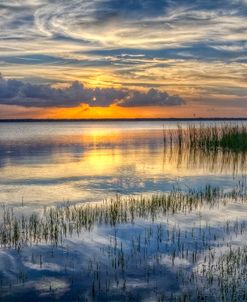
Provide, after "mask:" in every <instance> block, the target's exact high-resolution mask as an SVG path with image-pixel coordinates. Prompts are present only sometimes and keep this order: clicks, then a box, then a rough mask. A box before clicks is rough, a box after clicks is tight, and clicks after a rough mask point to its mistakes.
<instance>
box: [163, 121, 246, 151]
mask: <svg viewBox="0 0 247 302" xmlns="http://www.w3.org/2000/svg"><path fill="white" fill-rule="evenodd" d="M163 135H164V143H165V144H167V143H170V145H171V144H174V143H175V142H176V144H177V145H178V146H179V147H180V148H182V146H186V148H190V149H201V150H203V151H206V152H209V151H212V150H218V149H220V150H223V151H233V152H246V151H247V127H246V126H244V125H241V126H240V125H213V126H204V125H200V126H199V127H198V126H196V125H190V126H189V127H188V128H186V129H184V128H182V127H181V126H179V125H178V128H177V130H176V131H168V132H166V131H163Z"/></svg>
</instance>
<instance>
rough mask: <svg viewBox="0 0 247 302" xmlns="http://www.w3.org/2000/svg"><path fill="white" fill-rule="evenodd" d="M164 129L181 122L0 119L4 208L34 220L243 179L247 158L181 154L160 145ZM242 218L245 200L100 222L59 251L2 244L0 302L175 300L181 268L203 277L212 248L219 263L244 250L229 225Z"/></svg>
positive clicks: (241, 234)
mask: <svg viewBox="0 0 247 302" xmlns="http://www.w3.org/2000/svg"><path fill="white" fill-rule="evenodd" d="M181 125H182V126H184V127H186V126H187V125H188V123H181ZM163 126H164V129H165V131H166V130H172V129H173V130H175V129H176V128H177V123H173V122H165V123H164V122H134V123H131V122H125V123H123V122H107V123H106V122H102V123H96V122H94V123H73V122H70V123H12V124H7V123H6V124H4V123H2V124H1V123H0V171H1V173H0V202H1V203H3V204H5V205H7V207H10V208H13V209H14V211H15V212H16V213H17V214H18V215H20V213H21V215H30V214H31V213H32V212H34V211H35V212H36V213H41V212H42V211H43V208H44V206H54V205H59V206H64V205H65V204H66V202H68V201H69V202H70V204H82V203H85V202H97V201H102V200H104V199H108V200H109V198H116V195H119V196H122V197H126V196H127V197H128V196H133V195H134V196H136V195H138V196H139V195H142V196H150V195H151V194H157V193H164V192H170V191H171V190H179V191H180V190H181V191H188V190H190V189H196V190H202V189H203V188H204V187H205V185H208V184H211V185H212V186H219V187H220V188H222V189H223V190H224V191H225V192H227V191H229V190H231V189H233V188H234V187H236V186H238V185H239V183H242V182H243V181H245V176H246V158H245V157H246V156H245V154H229V153H228V154H224V153H222V152H217V153H214V154H201V153H200V152H199V153H191V152H189V151H188V150H183V152H182V153H181V152H179V150H178V149H176V148H173V149H171V148H169V146H166V147H164V143H163ZM0 211H3V210H0ZM246 213H247V208H246V204H245V203H243V202H239V201H238V200H237V201H236V200H234V201H233V200H230V201H229V202H227V203H225V202H223V203H222V204H221V203H220V204H217V206H215V207H212V206H209V205H207V204H206V205H203V206H202V207H201V208H200V209H198V208H195V209H192V210H191V209H190V211H189V212H188V213H184V212H183V211H182V212H181V213H176V214H174V213H173V215H161V214H160V215H158V217H156V219H155V221H154V220H153V219H151V218H150V217H146V218H143V217H139V216H138V215H137V217H136V219H135V220H134V221H132V223H124V224H119V225H117V226H115V227H112V226H109V225H100V226H99V225H98V224H97V223H96V225H95V226H94V228H93V229H92V230H90V231H85V230H84V231H83V230H80V232H75V233H74V232H72V233H71V234H70V236H68V237H67V238H64V240H63V241H62V242H61V243H60V244H58V246H54V243H49V242H47V243H45V242H43V241H42V240H41V243H39V244H34V245H32V246H30V245H29V244H26V245H25V246H24V247H23V248H21V250H17V249H15V248H11V247H3V246H2V247H1V248H0V282H1V284H0V287H1V290H0V300H1V299H2V300H1V301H21V300H22V301H33V300H32V299H34V297H35V299H36V301H39V300H40V301H54V300H60V301H93V300H97V301H120V300H121V301H122V300H123V301H168V300H169V301H175V300H173V298H174V297H173V294H174V295H175V294H176V293H182V292H184V290H185V289H188V288H189V287H190V286H189V284H187V285H186V284H185V281H184V280H185V279H186V278H187V277H183V278H181V280H180V279H179V278H178V275H179V274H180V273H179V272H181V269H182V270H183V271H184V272H186V274H187V273H188V276H190V277H191V272H194V274H195V275H196V274H198V276H197V277H198V279H200V278H201V277H200V276H201V275H200V274H201V271H200V270H199V268H200V266H201V265H202V259H204V258H205V257H208V247H209V246H210V247H211V249H212V250H214V257H215V258H217V257H216V256H218V257H220V256H221V255H222V251H223V250H225V251H227V248H229V245H232V246H233V247H235V248H239V247H240V248H244V246H243V243H244V242H245V240H246V239H247V237H246V233H245V227H244V226H242V227H241V228H239V229H238V227H236V225H235V224H236V221H237V222H238V223H240V224H241V223H245V222H246ZM0 219H2V218H0ZM234 225H235V227H234ZM161 234H162V235H161ZM171 234H173V235H171ZM202 234H203V238H204V239H202ZM232 234H234V236H233V235H232ZM157 238H159V239H157ZM205 238H206V239H205ZM48 241H49V240H48ZM181 246H183V249H184V253H185V254H186V253H187V256H184V254H183V253H182V252H181ZM185 251H186V252H185ZM195 251H196V253H198V256H197V258H196V259H194V254H193V253H194V252H195ZM174 253H175V254H174ZM123 255H124V256H123ZM116 259H117V260H116ZM123 263H124V265H123ZM123 266H124V268H123ZM244 273H246V272H244ZM215 274H216V273H215ZM179 276H180V275H179ZM186 276H187V275H186ZM199 277H200V278H199ZM200 282H201V283H202V284H203V281H202V280H201V281H200ZM191 283H193V282H191ZM197 286H199V285H198V284H196V285H194V288H195V287H196V288H197ZM239 286H240V285H239ZM214 289H215V290H216V292H217V290H218V289H217V287H214ZM191 290H192V291H193V286H192V289H191ZM206 290H208V288H207V289H205V288H204V289H203V288H202V289H201V291H206ZM209 291H210V290H209ZM166 294H167V295H168V296H169V299H168V298H167V296H165V295H166ZM31 297H32V298H31ZM238 298H239V297H238ZM23 299H24V300H23ZM28 299H29V300H28ZM162 299H163V300H162ZM174 299H175V298H174ZM185 301H187V300H185ZM195 301H199V300H196V298H195ZM208 301H218V300H217V299H216V300H214V298H212V297H211V298H209V300H208ZM226 301H231V300H227V299H226ZM232 301H233V300H232ZM236 301H237V300H236ZM243 301H244V300H243Z"/></svg>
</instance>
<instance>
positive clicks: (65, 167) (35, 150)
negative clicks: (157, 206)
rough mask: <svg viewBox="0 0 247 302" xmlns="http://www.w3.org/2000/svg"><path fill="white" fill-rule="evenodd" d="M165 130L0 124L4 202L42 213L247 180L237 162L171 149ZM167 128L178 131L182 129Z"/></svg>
mask: <svg viewBox="0 0 247 302" xmlns="http://www.w3.org/2000/svg"><path fill="white" fill-rule="evenodd" d="M163 124H164V123H162V122H152V123H150V122H136V123H130V122H128V123H127V122H126V123H120V122H115V123H106V122H104V123H13V124H0V133H1V136H0V167H1V174H0V186H1V189H0V200H1V201H2V202H7V203H8V204H11V205H15V204H20V203H22V202H24V204H25V205H28V206H29V205H32V206H41V205H45V204H46V205H51V204H55V203H60V202H64V201H67V200H69V201H71V202H82V201H88V200H99V199H102V198H108V197H109V196H112V195H115V194H140V193H143V194H144V193H148V192H157V191H162V192H163V191H168V190H170V189H171V188H172V187H173V186H177V185H179V186H181V187H183V186H184V184H186V186H190V187H200V186H201V185H202V184H205V183H212V182H213V183H214V184H215V185H217V184H219V185H223V186H228V185H229V184H231V183H232V181H235V179H234V180H233V177H232V176H233V175H234V176H239V175H241V174H242V173H243V172H245V170H244V168H245V167H244V165H243V164H242V162H241V159H235V158H233V156H225V158H222V155H221V154H217V158H214V159H213V158H212V157H211V156H210V157H209V158H206V157H205V156H204V155H203V156H200V155H197V156H192V155H191V154H188V152H187V151H186V150H184V152H183V154H178V153H177V152H176V151H174V150H172V151H171V150H170V149H169V148H164V144H163V130H162V128H163ZM183 125H186V123H183ZM164 126H165V128H168V129H169V128H170V129H172V128H174V129H176V127H177V123H173V122H166V123H165V124H164ZM230 157H231V158H230ZM243 170H244V171H243Z"/></svg>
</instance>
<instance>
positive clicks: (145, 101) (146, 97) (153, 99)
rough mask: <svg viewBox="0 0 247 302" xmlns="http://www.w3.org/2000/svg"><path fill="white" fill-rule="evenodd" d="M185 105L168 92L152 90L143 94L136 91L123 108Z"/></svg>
mask: <svg viewBox="0 0 247 302" xmlns="http://www.w3.org/2000/svg"><path fill="white" fill-rule="evenodd" d="M183 103H184V100H183V99H182V98H181V97H179V96H171V95H169V94H168V93H167V92H162V91H160V90H158V89H154V88H151V89H150V90H149V91H148V92H146V93H143V92H139V91H134V92H132V94H131V95H130V96H128V97H127V98H126V99H125V100H124V101H123V103H122V104H121V106H123V107H139V106H140V107H142V106H176V105H181V104H183Z"/></svg>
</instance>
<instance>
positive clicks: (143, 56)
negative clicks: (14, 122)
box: [0, 0, 247, 119]
mask: <svg viewBox="0 0 247 302" xmlns="http://www.w3.org/2000/svg"><path fill="white" fill-rule="evenodd" d="M246 12H247V3H246V1H243V0H239V1H233V0H227V1H207V2H205V1H193V2H188V1H184V0H181V1H169V0H165V1H146V0H144V1H118V0H110V1H109V0H107V1H106V0H100V1H94V0H93V1H87V0H83V1H77V0H71V1H69V2H66V1H62V2H61V1H49V0H35V1H31V0H25V1H19V0H17V1H14V2H13V3H11V4H7V3H5V4H3V5H1V8H0V17H1V18H0V28H1V30H0V39H1V45H0V72H1V74H2V76H1V78H0V118H1V119H4V118H90V119H91V118H93V119H97V118H137V117H139V118H147V117H150V118H156V117H215V116H219V117H220V116H233V117H240V116H243V117H245V116H247V110H246V104H247V99H246V94H247V81H246V79H247V57H246V51H247V38H246V37H247V32H246V26H245V24H246ZM58 90H59V91H58ZM150 91H151V92H150Z"/></svg>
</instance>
